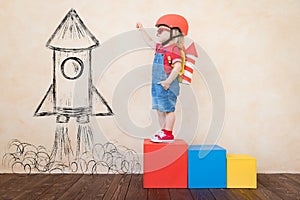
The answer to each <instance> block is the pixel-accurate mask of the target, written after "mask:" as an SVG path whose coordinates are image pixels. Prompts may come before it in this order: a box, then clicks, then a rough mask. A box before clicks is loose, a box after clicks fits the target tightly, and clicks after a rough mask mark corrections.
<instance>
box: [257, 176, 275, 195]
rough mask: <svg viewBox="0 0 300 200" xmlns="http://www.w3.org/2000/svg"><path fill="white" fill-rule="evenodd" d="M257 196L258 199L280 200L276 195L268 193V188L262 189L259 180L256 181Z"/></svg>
mask: <svg viewBox="0 0 300 200" xmlns="http://www.w3.org/2000/svg"><path fill="white" fill-rule="evenodd" d="M256 191H257V196H258V197H259V198H260V199H270V200H281V198H280V197H279V196H278V195H276V194H275V193H273V192H272V191H270V190H269V189H268V188H266V187H264V186H263V185H262V184H261V183H260V181H259V178H258V180H257V189H256Z"/></svg>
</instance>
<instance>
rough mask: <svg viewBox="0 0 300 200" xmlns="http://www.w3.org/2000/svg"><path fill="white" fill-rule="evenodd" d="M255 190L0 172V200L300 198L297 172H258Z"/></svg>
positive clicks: (126, 177) (124, 178) (121, 177)
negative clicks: (150, 186) (157, 186)
mask: <svg viewBox="0 0 300 200" xmlns="http://www.w3.org/2000/svg"><path fill="white" fill-rule="evenodd" d="M257 182H258V188H257V189H143V175H126V174H125V175H107V174H105V175H82V174H50V175H45V174H32V175H24V174H23V175H22V174H0V199H1V200H2V199H22V200H23V199H30V200H31V199H47V200H49V199H64V200H68V199H72V200H73V199H130V200H134V199H138V200H145V199H155V200H157V199H163V200H165V199H179V200H189V199H222V200H223V199H230V200H234V199H238V200H240V199H251V200H252V199H271V200H277V199H284V200H288V199H291V200H295V199H300V174H258V176H257Z"/></svg>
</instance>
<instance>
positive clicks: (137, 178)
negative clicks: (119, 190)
mask: <svg viewBox="0 0 300 200" xmlns="http://www.w3.org/2000/svg"><path fill="white" fill-rule="evenodd" d="M126 199H147V189H144V186H143V175H142V174H133V175H131V181H130V184H129V187H128V191H127V195H126Z"/></svg>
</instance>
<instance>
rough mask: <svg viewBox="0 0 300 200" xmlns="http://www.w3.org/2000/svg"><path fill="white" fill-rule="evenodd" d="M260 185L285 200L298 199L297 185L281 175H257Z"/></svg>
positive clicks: (299, 195)
mask: <svg viewBox="0 0 300 200" xmlns="http://www.w3.org/2000/svg"><path fill="white" fill-rule="evenodd" d="M259 180H260V183H261V184H262V185H263V186H264V187H266V188H267V189H269V190H270V191H272V192H274V193H275V194H277V195H278V196H279V197H280V198H282V199H285V200H289V199H291V200H294V199H300V191H299V184H297V182H296V181H294V180H291V179H289V178H288V177H286V176H284V175H283V174H259Z"/></svg>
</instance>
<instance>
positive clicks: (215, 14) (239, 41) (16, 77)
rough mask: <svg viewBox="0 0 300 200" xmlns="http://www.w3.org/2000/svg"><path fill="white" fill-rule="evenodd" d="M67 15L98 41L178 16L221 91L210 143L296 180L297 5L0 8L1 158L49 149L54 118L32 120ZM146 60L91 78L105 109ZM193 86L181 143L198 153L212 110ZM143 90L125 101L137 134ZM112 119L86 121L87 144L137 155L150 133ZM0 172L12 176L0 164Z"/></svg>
mask: <svg viewBox="0 0 300 200" xmlns="http://www.w3.org/2000/svg"><path fill="white" fill-rule="evenodd" d="M129 2H130V3H129ZM187 2H188V3H187ZM71 8H74V9H75V10H76V11H77V12H78V14H79V16H80V17H81V18H82V20H83V21H84V23H85V25H86V26H87V27H88V28H89V30H90V31H91V32H92V33H93V34H94V35H95V36H96V38H97V39H98V40H100V42H105V41H107V40H109V39H110V38H112V37H113V36H115V35H118V34H121V33H123V32H126V31H131V30H134V29H135V22H136V21H141V22H142V23H143V24H144V26H145V27H153V24H154V22H155V20H156V19H157V18H158V17H159V16H161V15H162V14H164V13H170V12H175V13H180V14H182V15H184V16H185V17H186V18H187V19H188V20H189V23H190V35H189V37H190V38H192V39H193V40H194V41H195V42H196V43H197V44H199V45H200V46H201V48H203V49H204V50H205V52H206V53H207V55H208V56H209V57H210V58H211V60H212V61H213V63H214V64H215V66H216V68H217V70H218V72H219V76H220V77H221V79H222V82H223V86H224V90H225V95H226V118H225V122H224V126H223V131H222V133H221V134H220V137H219V138H218V141H216V142H217V143H218V144H219V145H221V146H223V147H225V148H226V149H227V151H228V152H229V153H247V154H251V155H252V156H254V157H256V158H257V167H258V172H298V173H299V172H300V156H299V153H298V152H299V141H300V134H299V133H300V126H299V124H300V106H299V105H298V104H299V102H300V98H299V97H300V96H299V95H300V93H299V92H300V81H299V75H300V68H299V63H300V57H299V52H300V17H299V12H300V1H297V0H295V1H285V0H273V1H263V0H261V1H250V0H249V1H248V0H245V1H238V0H231V1H225V0H224V1H219V0H215V1H208V0H207V1H202V0H200V1H199V0H192V1H179V0H175V1H174V0H172V1H171V0H165V1H158V0H152V1H149V0H146V1H138V0H134V1H99V0H84V1H83V0H82V1H76V0H63V1H58V0H55V1H39V0H24V1H11V0H2V1H1V2H0V25H1V32H0V44H1V50H0V61H1V62H0V68H1V73H0V81H1V84H0V92H1V104H0V108H1V114H0V155H1V156H3V155H4V154H5V153H6V152H8V144H9V142H10V141H11V140H13V139H18V140H20V141H23V142H28V143H30V144H34V145H36V146H38V145H42V146H44V147H45V148H47V149H51V148H52V146H53V140H54V131H55V118H54V117H45V118H36V117H33V114H34V111H35V109H36V107H37V105H38V104H39V102H40V101H41V99H42V97H43V96H44V95H45V92H46V91H47V89H48V87H49V85H50V83H51V81H52V70H53V67H52V65H53V63H52V51H51V50H50V49H48V48H46V47H45V44H46V42H47V40H48V39H49V37H50V36H51V34H52V33H53V32H54V30H55V29H56V27H57V26H58V25H59V23H60V22H61V20H62V19H63V17H64V16H65V15H66V14H67V12H68V11H69V10H70V9H71ZM133 42H134V41H133ZM114 48H117V47H114ZM95 51H96V50H95ZM112 51H114V49H112ZM96 55H98V54H96ZM94 56H95V55H94ZM152 57H153V53H152V52H151V51H149V50H143V51H136V52H133V53H132V54H128V55H125V56H123V57H122V58H120V59H117V60H115V61H114V62H113V63H112V64H111V65H110V66H109V68H108V69H107V71H105V73H103V74H102V75H103V76H98V77H95V80H94V83H95V85H96V86H97V88H98V89H99V90H100V91H101V93H102V94H103V95H104V96H105V98H106V100H107V101H108V103H109V104H111V105H112V108H113V109H114V105H116V104H115V103H118V100H113V98H114V96H113V95H114V90H115V88H116V87H117V85H118V81H119V80H121V79H122V77H124V76H125V75H126V74H128V73H130V70H134V69H135V68H136V67H137V66H140V65H142V64H149V63H151V60H152ZM96 60H97V59H96ZM94 64H95V65H100V63H94ZM149 76H150V75H149ZM195 77H196V78H198V79H196V80H195V81H194V82H193V86H192V87H193V89H194V90H197V91H198V92H196V95H197V98H198V108H199V116H198V117H199V119H200V121H199V124H198V128H197V130H196V133H197V134H196V135H194V136H193V140H191V141H190V143H194V144H201V143H203V141H204V139H205V137H206V133H207V131H208V128H209V124H210V119H211V115H212V114H211V113H212V107H213V105H211V100H210V93H209V91H208V89H207V87H206V85H205V83H204V81H203V77H201V75H199V74H198V75H197V74H196V75H195ZM149 89H150V87H149V86H147V85H146V86H143V87H141V88H139V89H138V90H136V91H135V92H134V94H132V95H131V96H130V99H129V105H128V108H129V111H130V112H129V116H130V120H131V121H132V122H133V123H134V124H135V125H137V126H139V127H143V126H147V125H149V124H151V123H152V121H156V118H155V115H154V114H155V113H153V112H152V111H151V110H150V99H149V98H150V93H149ZM182 98H184V97H182ZM113 102H114V105H113ZM178 107H180V105H178ZM193 109H194V108H191V110H193ZM178 110H179V111H178V112H177V115H178V121H177V123H176V128H177V130H178V129H179V127H180V126H181V123H188V122H184V120H185V119H181V117H180V116H181V111H180V109H178ZM117 114H118V113H116V115H117ZM151 116H153V119H151ZM116 117H118V116H114V117H105V118H103V117H98V118H95V119H93V121H94V124H96V126H97V129H99V130H100V129H101V131H99V133H100V132H101V133H102V134H97V131H95V133H94V134H95V140H96V141H100V142H101V141H112V142H114V143H115V144H118V145H123V146H126V147H127V148H130V149H134V150H135V151H136V152H137V153H138V154H140V153H141V152H142V138H143V137H147V136H149V135H151V134H152V133H146V132H143V133H141V135H140V136H138V135H136V134H134V135H130V134H129V135H128V134H124V132H122V130H120V127H118V125H117V123H116V121H117V120H116ZM72 130H73V131H75V132H76V128H75V127H70V138H71V140H72V143H75V142H74V138H76V136H75V134H73V133H72ZM146 130H147V129H146ZM177 134H178V135H180V134H183V133H180V134H179V133H177ZM0 172H11V169H10V168H9V167H8V166H7V165H3V166H1V167H0Z"/></svg>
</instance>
